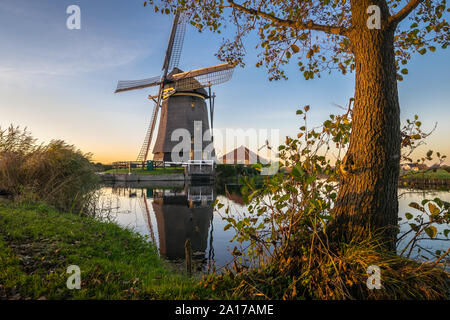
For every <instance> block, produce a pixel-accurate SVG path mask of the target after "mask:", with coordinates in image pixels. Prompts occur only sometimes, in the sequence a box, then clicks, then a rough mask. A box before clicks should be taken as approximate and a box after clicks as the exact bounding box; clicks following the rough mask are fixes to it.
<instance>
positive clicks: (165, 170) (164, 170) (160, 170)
mask: <svg viewBox="0 0 450 320" xmlns="http://www.w3.org/2000/svg"><path fill="white" fill-rule="evenodd" d="M129 172H131V173H133V174H145V175H157V174H175V173H184V168H155V169H154V170H145V169H131V171H130V170H128V169H112V170H108V171H105V172H104V173H122V174H126V173H129Z"/></svg>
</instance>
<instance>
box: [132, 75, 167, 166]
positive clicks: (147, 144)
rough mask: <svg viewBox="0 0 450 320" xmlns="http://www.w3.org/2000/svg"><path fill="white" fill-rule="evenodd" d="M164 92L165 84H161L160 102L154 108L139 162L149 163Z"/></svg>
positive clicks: (138, 158)
mask: <svg viewBox="0 0 450 320" xmlns="http://www.w3.org/2000/svg"><path fill="white" fill-rule="evenodd" d="M163 91H164V84H163V83H161V85H160V86H159V93H158V100H157V102H156V104H155V106H154V107H153V113H152V118H151V120H150V125H149V127H148V129H147V134H146V135H145V140H144V143H143V144H142V147H141V151H140V152H139V155H138V157H137V161H147V157H148V152H149V150H150V144H151V143H152V138H153V132H154V131H155V126H156V119H157V118H158V112H159V107H160V105H161V101H162V96H163Z"/></svg>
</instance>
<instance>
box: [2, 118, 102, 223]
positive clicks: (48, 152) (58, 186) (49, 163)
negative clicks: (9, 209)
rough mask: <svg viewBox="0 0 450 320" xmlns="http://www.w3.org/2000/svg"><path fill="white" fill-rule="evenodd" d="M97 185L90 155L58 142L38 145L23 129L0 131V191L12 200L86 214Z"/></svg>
mask: <svg viewBox="0 0 450 320" xmlns="http://www.w3.org/2000/svg"><path fill="white" fill-rule="evenodd" d="M97 184H98V179H97V176H96V175H95V166H94V165H93V164H92V163H91V162H90V154H84V153H82V152H81V151H80V150H77V149H76V148H75V147H74V146H73V145H68V144H67V143H65V142H64V141H61V140H52V141H51V142H50V143H49V144H47V145H44V144H41V145H38V144H36V139H34V138H33V137H32V136H31V134H30V133H29V132H28V131H27V130H26V129H23V130H22V129H20V128H19V127H13V126H10V127H9V128H8V129H6V130H2V129H1V128H0V190H2V192H3V193H6V194H8V195H10V196H11V197H12V198H13V199H14V200H15V201H33V202H34V201H44V202H47V203H49V204H51V205H52V206H54V207H55V208H56V209H57V210H60V211H65V212H72V213H77V214H86V213H87V212H89V208H90V206H91V205H92V204H93V202H94V200H95V199H94V198H95V197H94V196H95V194H94V193H93V191H94V190H95V189H96V187H97Z"/></svg>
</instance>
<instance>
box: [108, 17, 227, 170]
mask: <svg viewBox="0 0 450 320" xmlns="http://www.w3.org/2000/svg"><path fill="white" fill-rule="evenodd" d="M186 20H187V18H186V17H185V16H183V15H180V13H179V12H177V13H176V15H175V18H174V21H173V26H172V31H171V34H170V39H169V44H168V46H167V50H166V56H165V59H164V64H163V68H162V70H163V75H162V76H161V77H153V78H149V79H144V80H136V81H119V83H118V85H117V89H116V93H117V92H123V91H129V90H137V89H143V88H149V87H154V86H159V91H158V94H157V95H155V96H149V99H152V100H153V101H154V102H155V107H154V109H153V113H152V118H151V121H150V125H149V128H148V130H147V134H146V137H145V140H144V144H143V145H142V148H141V151H140V152H139V155H138V159H137V160H138V161H146V160H147V157H148V153H149V150H150V144H151V142H152V137H153V132H154V130H155V125H156V119H157V117H158V112H159V109H160V108H161V109H162V112H161V119H160V122H159V129H158V136H157V139H156V143H155V146H154V148H153V159H154V160H164V161H173V160H172V151H173V147H174V146H175V145H177V144H178V143H179V141H172V133H173V132H174V130H176V129H186V130H188V131H189V133H190V134H191V139H192V142H191V148H190V149H189V152H186V153H185V154H178V156H181V158H182V159H183V161H187V160H192V159H196V160H197V159H198V160H201V159H204V158H205V157H207V155H205V153H204V151H205V148H206V146H207V145H209V144H210V143H211V141H209V142H208V141H204V142H203V143H202V146H201V147H199V148H198V149H199V150H194V148H193V147H194V141H193V139H194V134H195V131H201V137H202V138H203V136H204V134H205V132H206V131H207V130H209V129H211V130H212V128H213V116H214V97H215V96H214V95H211V86H212V85H215V84H219V83H223V82H226V81H228V80H230V79H231V76H232V74H233V70H234V67H235V65H234V64H232V63H224V64H220V65H216V66H212V67H207V68H203V69H197V70H191V71H188V72H182V71H181V70H180V69H178V63H179V60H180V55H181V49H182V46H183V41H184V34H185V30H186ZM169 71H170V73H169ZM204 88H208V92H207V91H206V90H205V89H204ZM207 99H208V100H209V107H210V110H209V111H210V112H209V116H208V108H207V104H206V100H207ZM209 118H210V119H211V121H209ZM200 122H201V128H200V127H195V124H199V123H200ZM210 123H211V125H210ZM197 134H199V132H197ZM202 140H203V139H202ZM210 151H211V150H210ZM209 156H213V152H210V154H209Z"/></svg>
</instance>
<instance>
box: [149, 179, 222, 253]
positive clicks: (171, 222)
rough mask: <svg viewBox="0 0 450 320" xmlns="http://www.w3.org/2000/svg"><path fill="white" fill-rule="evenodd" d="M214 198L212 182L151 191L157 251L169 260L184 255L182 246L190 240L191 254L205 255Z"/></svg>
mask: <svg viewBox="0 0 450 320" xmlns="http://www.w3.org/2000/svg"><path fill="white" fill-rule="evenodd" d="M214 200H215V195H214V188H213V186H212V185H207V186H187V187H186V188H185V189H184V190H180V191H174V190H168V189H154V190H153V202H152V206H153V212H154V214H155V216H156V221H157V225H158V234H159V250H160V253H161V254H162V255H163V256H164V257H166V258H168V259H170V260H175V259H182V258H184V255H185V254H184V251H185V249H184V245H185V242H186V240H187V239H190V240H191V245H192V251H193V254H194V257H195V258H197V259H199V258H200V259H205V258H206V249H207V247H208V235H209V232H208V231H209V229H210V226H211V224H212V219H213V207H212V202H213V201H214ZM209 258H210V259H211V258H212V257H209Z"/></svg>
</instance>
